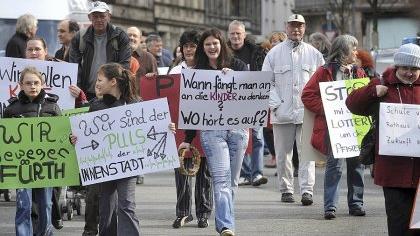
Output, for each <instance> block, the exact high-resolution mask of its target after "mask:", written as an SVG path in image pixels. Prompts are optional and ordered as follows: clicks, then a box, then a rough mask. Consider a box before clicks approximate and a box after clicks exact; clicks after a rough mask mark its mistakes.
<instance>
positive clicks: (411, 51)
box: [394, 43, 420, 68]
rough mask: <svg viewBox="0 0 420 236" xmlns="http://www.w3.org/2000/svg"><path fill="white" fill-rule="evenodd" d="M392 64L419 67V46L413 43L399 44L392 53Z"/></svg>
mask: <svg viewBox="0 0 420 236" xmlns="http://www.w3.org/2000/svg"><path fill="white" fill-rule="evenodd" d="M394 65H395V66H409V67H416V68H420V47H419V46H418V45H416V44H413V43H408V44H404V45H401V47H400V48H399V49H398V51H397V52H396V53H395V54H394Z"/></svg>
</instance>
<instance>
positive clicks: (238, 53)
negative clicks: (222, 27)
mask: <svg viewBox="0 0 420 236" xmlns="http://www.w3.org/2000/svg"><path fill="white" fill-rule="evenodd" d="M228 46H229V48H230V49H232V52H233V55H235V57H236V58H238V59H240V60H242V61H243V62H245V64H249V70H251V71H257V68H256V67H255V64H254V63H253V62H255V59H256V56H257V55H256V53H257V50H258V46H257V45H255V44H254V43H252V42H251V41H249V40H247V39H245V41H244V45H243V46H242V47H241V48H240V49H238V50H234V49H233V48H232V46H231V43H230V41H229V42H228ZM246 55H248V56H249V57H248V58H245V56H246Z"/></svg>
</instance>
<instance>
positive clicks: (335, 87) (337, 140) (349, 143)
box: [319, 78, 372, 158]
mask: <svg viewBox="0 0 420 236" xmlns="http://www.w3.org/2000/svg"><path fill="white" fill-rule="evenodd" d="M368 83H369V78H363V79H353V80H340V81H334V82H321V83H319V89H320V91H321V97H322V104H323V106H324V112H325V117H326V120H327V125H328V132H329V136H330V142H331V148H332V151H333V155H334V158H348V157H355V156H359V154H360V144H361V142H362V139H363V137H364V136H365V134H366V133H367V132H368V131H369V128H370V125H371V123H372V120H371V118H370V117H366V116H357V115H354V114H352V113H351V112H350V111H349V110H348V109H347V107H346V104H345V102H346V98H347V95H348V94H349V93H350V92H351V91H353V90H354V89H357V88H360V87H363V86H365V85H367V84H368Z"/></svg>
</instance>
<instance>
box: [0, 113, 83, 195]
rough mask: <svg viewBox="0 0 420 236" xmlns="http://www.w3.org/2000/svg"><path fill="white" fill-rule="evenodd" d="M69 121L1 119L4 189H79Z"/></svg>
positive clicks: (1, 183)
mask: <svg viewBox="0 0 420 236" xmlns="http://www.w3.org/2000/svg"><path fill="white" fill-rule="evenodd" d="M70 133H71V131H70V122H69V120H68V118H67V117H36V118H12V119H0V137H1V138H0V188H1V189H8V188H42V187H56V186H74V185H79V171H78V170H79V168H78V167H77V160H76V152H75V150H74V146H73V145H72V144H71V143H70V141H69V134H70Z"/></svg>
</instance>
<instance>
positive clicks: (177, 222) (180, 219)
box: [172, 215, 193, 229]
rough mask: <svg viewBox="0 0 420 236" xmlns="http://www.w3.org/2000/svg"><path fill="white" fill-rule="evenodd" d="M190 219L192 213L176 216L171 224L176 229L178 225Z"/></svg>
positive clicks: (180, 225) (182, 224)
mask: <svg viewBox="0 0 420 236" xmlns="http://www.w3.org/2000/svg"><path fill="white" fill-rule="evenodd" d="M192 220H193V217H192V215H189V216H181V217H177V218H176V219H175V221H174V223H173V224H172V227H174V228H175V229H178V228H179V227H182V226H184V225H185V224H186V223H188V222H191V221H192Z"/></svg>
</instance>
